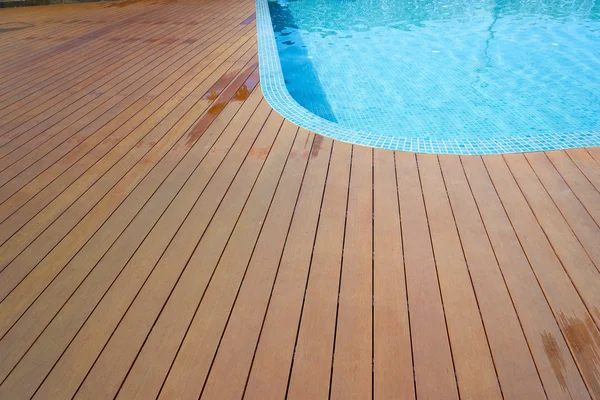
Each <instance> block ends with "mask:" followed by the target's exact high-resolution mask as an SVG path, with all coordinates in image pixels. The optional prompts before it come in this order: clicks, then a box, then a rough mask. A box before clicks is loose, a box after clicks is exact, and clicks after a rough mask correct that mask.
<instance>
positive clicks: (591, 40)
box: [257, 0, 600, 154]
mask: <svg viewBox="0 0 600 400" xmlns="http://www.w3.org/2000/svg"><path fill="white" fill-rule="evenodd" d="M257 9H258V16H259V37H260V40H261V41H262V43H261V68H262V70H261V73H262V74H263V75H264V76H263V81H264V82H266V83H267V85H268V84H271V85H270V89H271V93H268V94H267V98H268V99H269V101H270V102H271V104H272V105H273V106H274V107H275V109H277V110H278V111H280V112H282V114H284V115H285V116H286V117H288V118H290V117H291V118H290V119H292V120H294V122H296V123H299V124H300V125H302V126H305V127H307V128H310V129H313V130H316V131H317V132H320V133H324V134H327V135H329V136H332V137H334V138H338V139H342V140H347V141H350V142H354V143H360V144H366V145H371V146H377V147H385V148H394V149H399V150H412V151H421V152H436V153H461V154H485V153H502V152H520V151H534V150H549V149H560V148H570V147H579V146H590V145H598V144H600V2H599V1H591V0H587V1H570V2H569V1H553V0H544V1H482V2H474V1H458V0H447V1H435V0H424V1H411V0H371V1H365V0H355V1H349V0H342V1H340V0H295V1H286V0H277V1H268V2H267V1H266V0H258V4H257ZM269 36H270V38H269ZM273 39H274V40H273ZM277 64H279V65H277ZM277 74H281V75H282V76H281V77H279V78H278V77H277ZM282 82H283V84H282ZM267 92H269V88H268V89H267ZM285 92H287V93H285ZM298 108H303V110H299V109H298ZM308 114H312V115H308Z"/></svg>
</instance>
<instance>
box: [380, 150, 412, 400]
mask: <svg viewBox="0 0 600 400" xmlns="http://www.w3.org/2000/svg"><path fill="white" fill-rule="evenodd" d="M373 397H374V398H377V399H407V400H408V399H414V398H415V383H414V374H413V364H412V349H411V337H410V321H409V314H408V298H407V293H406V277H405V272H404V257H403V241H402V234H401V227H400V208H399V203H398V189H397V180H396V168H395V160H394V153H393V152H390V151H385V150H381V149H374V150H373Z"/></svg>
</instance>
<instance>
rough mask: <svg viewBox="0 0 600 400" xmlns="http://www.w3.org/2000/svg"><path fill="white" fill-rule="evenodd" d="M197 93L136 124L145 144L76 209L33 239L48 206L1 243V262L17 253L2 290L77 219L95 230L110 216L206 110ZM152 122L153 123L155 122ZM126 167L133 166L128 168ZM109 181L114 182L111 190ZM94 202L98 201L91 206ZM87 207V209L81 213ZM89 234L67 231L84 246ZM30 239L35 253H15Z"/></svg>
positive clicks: (53, 214) (49, 216)
mask: <svg viewBox="0 0 600 400" xmlns="http://www.w3.org/2000/svg"><path fill="white" fill-rule="evenodd" d="M211 84H212V82H211V81H204V82H203V83H202V84H201V85H200V86H197V87H196V89H195V96H198V97H201V96H202V94H203V93H204V91H205V90H206V89H207V88H208V87H209V85H211ZM198 97H195V98H194V96H192V97H188V98H187V100H188V101H187V102H184V103H180V104H179V107H176V108H175V109H174V112H172V113H169V114H168V115H167V116H166V117H165V118H164V119H162V120H160V122H158V121H148V120H147V121H146V122H145V123H144V124H143V125H142V126H141V128H137V129H142V128H143V129H148V130H149V131H150V132H149V135H147V136H146V137H145V138H144V141H145V142H144V143H143V145H139V146H136V147H135V148H134V150H132V152H130V153H129V155H130V157H129V158H125V159H121V160H120V161H119V163H117V164H116V165H115V166H113V167H112V169H111V170H110V171H109V174H107V175H104V176H103V177H102V178H101V179H100V180H99V181H98V182H97V183H95V184H94V186H93V187H92V189H93V190H88V191H87V192H85V194H84V195H83V196H82V197H80V198H79V199H78V200H77V202H76V207H71V208H69V210H68V212H66V213H64V214H62V215H61V216H60V218H59V219H58V221H57V222H54V223H53V224H52V226H51V227H50V229H48V230H46V231H44V233H43V234H42V235H40V236H39V237H36V234H37V233H38V232H39V231H40V230H42V229H43V228H44V224H41V226H40V223H41V222H44V223H45V224H49V223H50V222H52V220H53V218H54V217H56V212H55V210H52V209H47V210H48V212H47V213H45V214H43V215H41V216H40V214H38V216H36V218H34V219H33V220H32V221H31V222H29V224H28V226H30V227H31V229H25V230H21V231H19V232H18V234H17V235H15V236H13V237H12V238H11V240H9V241H7V242H6V243H5V244H4V245H3V246H2V247H0V254H2V257H3V258H2V260H3V261H5V262H4V263H3V264H8V261H11V260H10V257H11V256H12V255H13V254H19V255H18V258H16V260H15V262H14V263H13V264H11V265H12V266H13V267H9V268H8V269H5V270H4V271H2V274H3V275H4V276H10V279H5V280H4V282H3V284H6V286H7V288H10V285H11V284H14V283H15V281H17V282H18V280H20V279H21V278H22V277H23V276H24V274H26V273H28V272H29V270H28V269H27V268H26V267H23V266H24V265H28V266H33V265H35V263H36V262H39V261H40V260H41V259H42V258H43V257H44V256H45V255H46V254H47V252H48V251H50V250H52V252H54V253H55V252H56V251H57V250H56V248H55V249H52V247H53V246H55V245H56V244H57V243H58V242H59V241H60V240H61V239H62V235H64V233H66V232H68V230H69V229H71V228H72V227H73V225H75V224H78V223H79V221H80V220H81V219H82V218H84V221H86V222H87V223H88V224H91V225H92V226H95V227H96V229H97V227H99V226H100V225H101V224H102V223H103V222H104V220H105V218H107V217H108V216H109V215H110V211H111V210H112V209H113V208H114V207H116V206H117V205H118V204H120V203H121V202H122V201H123V200H124V198H125V197H126V196H127V195H128V194H129V193H130V191H132V190H133V189H134V188H135V187H136V186H137V184H138V183H139V182H140V181H141V179H142V178H143V176H144V175H145V174H146V173H147V172H148V171H150V170H151V169H152V167H153V166H154V165H155V164H156V163H158V162H159V161H160V159H161V158H162V157H163V156H164V154H166V153H167V152H168V151H169V149H170V148H171V147H172V146H174V145H175V143H176V142H177V141H178V140H179V138H180V137H181V136H182V135H183V133H184V132H185V131H186V129H187V127H189V126H190V125H191V124H192V123H193V122H194V120H195V119H196V118H197V116H198V114H200V113H202V112H203V111H204V110H206V108H207V107H208V105H209V104H206V103H203V102H200V103H198V104H197V105H195V103H196V99H197V98H198ZM176 104H177V103H176ZM194 105H195V108H193V109H191V110H190V109H188V108H187V107H194ZM167 109H168V108H167ZM157 122H158V125H156V126H154V124H155V123H157ZM157 140H158V142H157ZM140 160H141V161H140ZM132 164H133V165H132ZM119 167H121V168H123V167H126V168H123V169H124V170H123V169H121V168H119ZM128 168H132V169H131V170H128ZM117 182H118V183H117ZM113 185H116V186H114V188H113ZM106 193H108V195H107V196H105V197H104V198H101V199H98V197H99V196H104V195H105V194H106ZM98 200H101V201H98ZM96 203H98V204H97V205H96ZM54 204H55V205H56V207H64V204H62V203H61V202H60V201H58V200H55V202H54ZM92 208H93V211H92V213H91V214H86V213H88V212H89V211H90V210H91V209H92ZM84 215H85V217H84ZM78 230H79V231H78ZM75 232H76V233H75ZM84 232H85V233H84ZM93 233H94V229H93V228H92V229H90V228H89V226H86V224H78V225H77V228H76V229H75V230H74V231H71V232H70V233H69V235H70V237H71V238H72V239H73V240H75V242H76V243H80V244H81V245H83V244H84V243H85V241H86V240H87V238H89V236H90V235H91V234H93ZM31 240H35V243H37V245H35V251H31V247H30V248H29V249H27V250H26V251H24V252H23V253H18V252H19V250H20V248H21V247H22V246H24V245H25V244H27V242H30V241H31ZM69 246H70V248H71V249H72V250H75V249H76V248H77V247H76V246H74V244H73V243H70V244H69ZM17 263H18V264H19V265H20V266H21V269H18V270H17V269H15V268H14V265H16V264H17ZM5 294H6V293H3V295H5Z"/></svg>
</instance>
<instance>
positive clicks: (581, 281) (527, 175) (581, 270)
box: [504, 155, 600, 324]
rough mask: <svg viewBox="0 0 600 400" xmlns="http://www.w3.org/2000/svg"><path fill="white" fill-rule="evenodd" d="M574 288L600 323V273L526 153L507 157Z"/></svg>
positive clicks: (511, 170) (522, 190) (511, 169)
mask: <svg viewBox="0 0 600 400" xmlns="http://www.w3.org/2000/svg"><path fill="white" fill-rule="evenodd" d="M504 158H505V160H506V164H507V165H508V167H509V169H510V172H511V173H512V174H513V176H514V178H515V181H516V183H517V184H518V186H519V188H520V189H521V192H522V193H523V196H525V199H526V200H527V203H528V204H529V206H530V207H531V210H532V211H533V213H534V215H535V217H536V219H537V222H538V223H539V225H540V227H541V229H542V230H543V231H544V233H545V235H546V236H547V237H548V240H549V241H550V243H551V244H552V247H553V249H554V251H555V252H556V254H557V256H558V258H559V259H560V261H561V263H562V265H563V267H564V268H565V270H566V271H567V273H568V274H569V276H570V277H571V280H572V282H573V284H574V285H575V288H576V289H577V291H578V292H579V294H580V296H581V297H582V298H583V300H584V302H585V303H586V304H587V305H588V309H589V310H590V312H591V314H592V317H593V318H594V319H595V320H596V323H597V324H598V323H600V291H599V290H597V289H598V288H599V287H600V274H599V273H598V269H596V266H595V265H594V264H593V262H592V261H591V260H590V258H589V256H588V255H587V253H586V252H585V249H584V248H583V247H582V245H581V243H580V242H579V241H578V240H577V237H576V236H575V234H574V233H573V231H572V230H571V227H570V226H569V225H568V224H567V222H566V221H565V219H564V218H563V216H562V215H561V213H560V211H559V210H558V208H557V207H556V205H555V204H554V202H552V199H551V198H550V196H548V193H547V192H546V191H545V189H544V187H543V186H542V184H541V182H540V181H539V180H538V178H537V177H536V175H535V173H534V172H533V170H532V169H531V167H530V166H529V165H528V164H527V161H526V160H525V157H524V156H523V155H507V156H505V157H504Z"/></svg>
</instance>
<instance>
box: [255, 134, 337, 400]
mask: <svg viewBox="0 0 600 400" xmlns="http://www.w3.org/2000/svg"><path fill="white" fill-rule="evenodd" d="M332 144H333V141H332V140H331V139H329V138H325V137H323V136H320V135H315V139H314V141H313V144H312V148H311V151H310V158H309V161H308V168H307V171H306V175H305V178H304V180H303V182H302V187H301V189H300V198H299V199H298V204H297V205H296V209H295V211H294V217H293V219H292V225H291V227H290V232H289V234H288V240H287V241H286V245H285V248H284V250H283V256H282V259H281V263H280V266H279V271H278V273H277V278H276V280H275V285H274V287H273V291H272V294H271V300H270V301H269V307H268V309H267V314H266V317H265V321H264V323H263V326H262V330H261V333H260V338H259V341H258V344H257V348H256V352H255V355H254V361H253V362H252V368H251V371H250V376H249V377H248V383H247V385H246V390H245V393H244V398H247V399H257V400H258V399H281V398H284V397H285V394H286V391H287V384H288V378H289V374H290V370H291V365H292V358H293V355H294V345H295V343H296V335H297V333H298V325H299V323H300V314H301V311H302V304H303V300H304V293H305V290H306V284H307V279H308V275H309V272H310V261H311V258H312V248H313V246H314V243H315V237H316V231H317V227H318V225H319V222H320V221H319V211H320V209H321V205H322V201H323V195H324V189H325V180H326V178H327V173H328V169H329V158H330V156H331V149H332ZM302 156H304V155H303V154H298V155H296V157H302Z"/></svg>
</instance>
